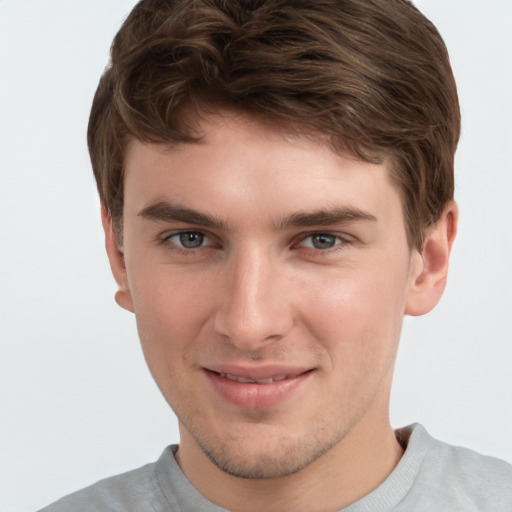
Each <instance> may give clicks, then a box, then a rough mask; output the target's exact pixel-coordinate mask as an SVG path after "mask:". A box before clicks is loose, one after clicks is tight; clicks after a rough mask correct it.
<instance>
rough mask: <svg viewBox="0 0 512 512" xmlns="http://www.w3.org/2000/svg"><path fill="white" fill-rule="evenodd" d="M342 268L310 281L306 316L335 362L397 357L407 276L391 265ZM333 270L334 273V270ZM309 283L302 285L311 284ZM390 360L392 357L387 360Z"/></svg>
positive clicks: (377, 361)
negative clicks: (382, 269)
mask: <svg viewBox="0 0 512 512" xmlns="http://www.w3.org/2000/svg"><path fill="white" fill-rule="evenodd" d="M373 269H374V267H372V266H369V267H368V268H366V269H365V268H358V269H357V270H354V269H343V270H341V271H339V272H337V273H336V274H335V275H331V276H329V278H325V279H322V280H316V281H311V282H314V283H315V285H314V286H311V282H310V284H309V287H310V288H309V292H308V293H305V294H304V295H303V299H304V301H305V302H304V304H303V305H302V306H301V308H300V309H301V311H302V312H303V322H304V324H305V325H306V326H307V328H308V330H309V331H310V332H311V333H312V334H313V336H314V337H315V338H316V339H317V340H320V341H321V342H322V344H323V345H324V347H325V348H326V350H327V351H328V352H329V354H330V357H331V359H332V361H333V365H336V366H340V365H341V366H342V367H343V368H344V369H347V368H348V367H351V368H353V367H360V366H361V365H364V366H372V365H379V364H381V362H384V361H387V362H389V360H390V359H392V358H393V357H394V353H395V351H396V348H397V345H398V340H399V338H400V332H401V326H402V321H403V311H404V306H405V287H406V276H405V273H404V272H403V271H395V270H394V269H393V268H392V267H391V268H389V269H388V271H387V272H375V271H374V270H373ZM333 274H334V273H333ZM307 287H308V284H307V283H303V285H302V287H301V288H299V289H302V290H306V289H307ZM386 364H387V363H386Z"/></svg>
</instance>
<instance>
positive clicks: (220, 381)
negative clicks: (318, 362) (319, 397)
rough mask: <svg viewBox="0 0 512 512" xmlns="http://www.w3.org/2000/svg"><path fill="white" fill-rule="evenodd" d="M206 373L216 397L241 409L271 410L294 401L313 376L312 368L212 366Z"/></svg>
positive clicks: (206, 369)
mask: <svg viewBox="0 0 512 512" xmlns="http://www.w3.org/2000/svg"><path fill="white" fill-rule="evenodd" d="M205 374H206V376H207V378H208V381H209V383H210V385H211V387H212V388H213V390H214V392H215V395H216V396H217V397H219V398H221V400H222V401H224V402H228V403H229V404H231V405H235V406H236V407H238V408H242V409H250V410H263V409H271V408H273V407H276V406H278V405H280V404H281V403H283V402H286V401H287V400H289V399H292V398H293V397H294V396H295V395H296V394H297V392H298V391H299V389H300V388H301V387H302V386H303V385H304V384H305V383H306V382H307V381H308V380H309V379H310V378H311V377H312V374H313V371H312V369H310V368H307V369H305V368H295V367H294V368H291V367H283V366H265V367H253V368H247V367H233V366H230V367H226V366H222V367H213V368H212V367H210V368H205Z"/></svg>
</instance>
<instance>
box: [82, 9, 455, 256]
mask: <svg viewBox="0 0 512 512" xmlns="http://www.w3.org/2000/svg"><path fill="white" fill-rule="evenodd" d="M197 105H205V106H211V107H214V108H224V107H226V108H230V109H236V110H238V111H241V112H244V113H247V114H249V115H253V116H262V117H264V118H266V119H270V120H271V121H275V122H277V123H289V124H292V125H294V126H304V127H308V129H309V130H313V131H314V132H318V133H321V134H323V135H328V136H329V138H330V140H331V141H333V144H334V145H335V146H336V147H337V148H338V149H341V150H343V151H344V152H348V153H349V154H352V155H355V156H356V157H358V158H361V159H363V160H366V161H382V159H383V158H388V159H389V160H390V161H391V172H392V176H393V178H394V179H395V180H396V182H397V183H398V186H399V189H400V192H401V195H402V202H403V209H404V215H405V219H406V229H407V235H408V240H409V243H410V245H411V246H414V247H417V248H420V247H421V246H422V243H423V236H424V232H425V229H426V228H428V226H430V225H432V224H433V223H435V222H436V221H437V219H438V218H439V216H440V215H441V213H442V211H443V209H444V207H445V206H446V204H447V203H448V202H449V201H450V200H451V199H452V198H453V188H454V179H453V163H454V153H455V149H456V146H457V142H458V138H459V132H460V112H459V106H458V99H457V91H456V86H455V81H454V78H453V74H452V70H451V67H450V63H449V59H448V53H447V50H446V47H445V45H444V43H443V40H442V38H441V36H440V35H439V33H438V32H437V30H436V28H435V27H434V26H433V25H432V23H431V22H430V21H428V20H427V19H426V18H425V17H424V16H423V15H422V14H421V13H420V12H419V11H418V10H417V9H416V8H415V7H414V6H413V5H412V4H411V3H410V2H409V1H407V0H141V1H140V2H139V3H138V4H137V5H136V6H135V7H134V9H133V10H132V12H131V13H130V15H129V16H128V18H127V19H126V21H125V22H124V24H123V26H122V27H121V29H120V30H119V32H118V34H117V35H116V37H115V39H114V42H113V44H112V49H111V63H110V66H109V67H108V68H107V70H106V71H105V73H104V74H103V76H102V78H101V80H100V83H99V86H98V89H97V91H96V95H95V98H94V102H93V105H92V111H91V116H90V120H89V128H88V144H89V151H90V155H91V161H92V166H93V170H94V174H95V177H96V181H97V185H98V190H99V193H100V198H101V201H102V203H103V205H104V206H105V208H106V209H107V211H108V212H109V214H110V215H111V217H112V219H113V222H114V226H115V231H116V235H117V236H118V240H121V236H122V212H123V154H124V151H125V148H126V144H127V142H128V140H129V139H130V138H132V137H133V138H136V139H138V140H141V141H144V142H158V143H179V142H193V141H194V140H196V136H195V135H194V133H193V130H192V129H191V127H190V126H189V124H187V122H186V117H187V116H186V115H185V111H186V109H187V108H188V107H191V106H197Z"/></svg>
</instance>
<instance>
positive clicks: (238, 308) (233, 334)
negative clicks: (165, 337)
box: [214, 247, 293, 351]
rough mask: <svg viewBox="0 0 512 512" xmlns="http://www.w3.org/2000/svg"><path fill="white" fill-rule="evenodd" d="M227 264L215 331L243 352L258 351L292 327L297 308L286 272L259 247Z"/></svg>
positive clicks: (241, 252) (241, 254) (240, 254)
mask: <svg viewBox="0 0 512 512" xmlns="http://www.w3.org/2000/svg"><path fill="white" fill-rule="evenodd" d="M229 260H230V261H229V263H227V264H226V268H225V275H224V276H223V277H224V283H223V286H221V289H220V290H219V292H220V293H221V294H222V295H221V297H220V299H219V303H218V304H219V306H218V308H217V309H216V311H215V318H214V328H215V330H216V332H217V333H219V334H220V335H221V336H223V337H224V338H227V339H229V341H230V342H231V343H232V344H233V345H235V346H237V347H238V348H239V349H240V350H246V351H255V350H258V349H261V348H262V347H264V346H265V345H267V344H269V343H270V342H272V341H276V340H279V339H282V338H283V337H284V336H285V335H286V334H287V333H288V332H289V331H290V329H291V328H292V325H293V309H292V304H291V300H290V299H291V297H290V291H291V290H290V286H289V284H288V283H287V282H286V276H285V273H284V272H283V271H282V269H280V268H279V264H278V263H277V262H276V261H273V259H272V257H271V256H270V255H269V254H265V253H264V251H263V250H261V249H259V248H257V247H256V248H255V247H253V248H247V249H244V250H240V251H238V254H236V255H233V256H232V257H231V258H230V259H229Z"/></svg>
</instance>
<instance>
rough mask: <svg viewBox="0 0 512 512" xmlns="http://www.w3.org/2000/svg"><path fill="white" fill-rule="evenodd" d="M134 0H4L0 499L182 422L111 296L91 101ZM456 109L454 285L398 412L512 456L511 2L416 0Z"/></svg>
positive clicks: (152, 443)
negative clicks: (445, 57) (459, 120)
mask: <svg viewBox="0 0 512 512" xmlns="http://www.w3.org/2000/svg"><path fill="white" fill-rule="evenodd" d="M133 3H134V2H133V0H108V1H105V0H88V1H87V2H85V1H81V2H77V1H73V2H70V1H69V0H46V1H44V2H43V1H41V0H0V173H1V174H0V177H1V181H0V234H1V236H0V312H1V313H0V314H1V322H0V340H1V345H0V349H1V354H0V377H1V382H0V384H1V387H0V392H1V410H0V413H1V423H0V428H1V437H0V464H1V468H0V485H1V493H0V495H1V497H0V510H2V511H5V512H28V511H30V510H35V509H37V508H39V507H41V506H43V505H45V504H47V503H49V502H50V501H53V500H55V499H56V498H58V497H60V496H61V495H63V494H66V493H69V492H71V491H73V490H75V489H77V488H80V487H83V486H85V485H87V484H89V483H92V482H93V481H96V480H97V479H99V478H102V477H105V476H109V475H112V474H114V473H118V472H121V471H125V470H128V469H132V468H134V467H137V466H139V465H142V464H143V463H145V462H148V461H152V460H155V459H156V458H157V457H158V456H159V454H160V452H161V451H162V449H163V448H164V446H166V445H167V444H169V443H172V442H176V441H177V440H178V435H177V427H176V420H175V418H174V416H173V414H172V412H170V410H169V409H168V407H167V405H166V404H165V402H164V400H163V399H162V398H161V397H160V394H159V392H158V391H157V388H156V386H155V385H154V384H153V382H152V380H151V377H150V375H149V372H148V371H147V369H146V367H145V363H144V361H143V357H142V353H141V351H140V348H139V344H138V339H137V335H136V330H135V322H134V319H133V318H132V316H131V315H130V314H129V313H126V312H124V311H122V310H120V309H119V308H118V307H117V306H116V305H115V303H114V301H113V295H114V291H115V286H114V282H113V279H112V278H111V276H110V273H109V269H108V264H107V259H106V256H105V255H104V251H103V240H102V233H101V229H100V219H99V206H98V200H97V198H96V192H95V185H94V183H93V178H92V173H91V171H90V166H89V161H88V155H87V152H86V144H85V132H86V124H87V118H88V111H89V106H90V102H91V100H92V96H93V93H94V89H95V87H96V84H97V80H98V78H99V76H100V73H101V72H102V69H103V67H104V66H105V64H106V62H107V57H108V48H109V46H110V41H111V39H112V37H113V35H114V33H115V32H116V31H117V29H118V27H119V25H120V23H121V20H122V19H123V17H124V16H125V15H126V14H127V13H128V11H129V10H130V8H131V7H132V5H133ZM418 4H419V6H420V7H421V8H422V9H423V11H424V12H425V13H426V14H427V16H429V17H430V18H431V19H432V20H433V21H434V22H435V23H436V24H437V26H438V28H439V30H440V31H441V33H442V34H443V36H444V38H445V40H446V42H447V45H448V48H449V49H450V53H451V57H452V62H453V67H454V71H455V75H456V78H457V79H458V82H459V92H460V99H461V104H462V114H463V136H462V140H461V144H460V149H459V152H458V156H457V164H456V180H457V199H458V201H459V205H460V210H461V224H460V232H459V238H458V240H457V243H456V246H455V250H454V254H453V260H452V269H451V276H450V280H449V285H448V289H447V291H446V294H445V297H444V298H443V300H442V301H441V303H440V305H439V307H438V308H437V310H435V311H434V312H433V313H431V314H430V315H428V316H426V317H424V318H419V319H417V318H415V319H411V318H409V319H407V320H406V324H405V328H404V336H403V342H402V348H401V353H400V356H399V359H398V362H397V370H396V379H395V389H394V395H393V402H392V423H393V424H394V425H395V426H400V425H403V424H407V423H410V422H413V421H420V422H422V423H424V424H425V425H426V426H427V428H428V429H429V431H430V432H431V433H432V434H433V435H434V436H436V437H439V438H442V439H444V440H446V441H449V442H451V443H454V444H462V445H468V446H471V447H473V448H475V449H477V450H478V451H481V452H484V453H488V454H493V455H496V456H500V457H502V458H505V459H507V460H509V461H512V441H511V439H510V437H511V432H512V336H511V332H510V329H511V322H510V317H511V311H512V292H511V287H512V262H511V257H510V255H511V254H512V242H511V238H512V236H511V235H512V233H511V226H512V209H511V202H512V198H511V193H512V169H511V167H512V166H511V163H510V162H511V146H512V99H511V98H512V29H511V28H512V1H511V0H485V1H484V0H423V1H422V2H418Z"/></svg>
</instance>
